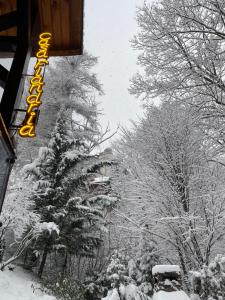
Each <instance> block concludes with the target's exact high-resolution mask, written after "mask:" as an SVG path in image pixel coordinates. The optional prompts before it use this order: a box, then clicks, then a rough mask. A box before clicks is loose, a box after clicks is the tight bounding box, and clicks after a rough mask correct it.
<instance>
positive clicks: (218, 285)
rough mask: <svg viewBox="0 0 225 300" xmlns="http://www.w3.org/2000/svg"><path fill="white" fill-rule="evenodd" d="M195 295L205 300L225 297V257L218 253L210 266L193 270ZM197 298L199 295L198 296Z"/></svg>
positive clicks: (219, 299) (216, 299) (192, 280)
mask: <svg viewBox="0 0 225 300" xmlns="http://www.w3.org/2000/svg"><path fill="white" fill-rule="evenodd" d="M191 283H192V291H193V293H194V295H193V299H194V296H195V297H196V296H199V297H200V299H204V300H221V299H224V297H225V257H224V256H222V255H217V256H216V257H215V259H214V260H212V261H211V262H210V264H209V265H208V266H206V265H204V266H203V267H202V268H201V269H200V270H198V271H192V272H191ZM196 298H197V297H196Z"/></svg>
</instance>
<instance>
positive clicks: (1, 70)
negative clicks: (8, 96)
mask: <svg viewBox="0 0 225 300" xmlns="http://www.w3.org/2000/svg"><path fill="white" fill-rule="evenodd" d="M8 75H9V71H8V70H7V69H6V68H5V67H3V65H0V86H1V87H2V88H3V89H4V88H5V85H6V81H7V78H8Z"/></svg>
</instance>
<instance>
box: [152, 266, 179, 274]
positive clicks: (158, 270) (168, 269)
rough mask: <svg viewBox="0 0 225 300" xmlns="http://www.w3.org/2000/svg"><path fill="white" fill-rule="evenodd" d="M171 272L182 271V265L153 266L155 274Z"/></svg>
mask: <svg viewBox="0 0 225 300" xmlns="http://www.w3.org/2000/svg"><path fill="white" fill-rule="evenodd" d="M170 272H176V273H180V267H179V266H177V265H156V266H154V267H153V268H152V274H153V275H156V274H163V273H170Z"/></svg>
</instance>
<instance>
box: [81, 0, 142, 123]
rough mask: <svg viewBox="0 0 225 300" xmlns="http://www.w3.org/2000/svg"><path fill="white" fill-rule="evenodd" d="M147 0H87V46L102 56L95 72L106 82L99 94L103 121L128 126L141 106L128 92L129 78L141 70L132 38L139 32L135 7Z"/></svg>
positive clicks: (85, 36)
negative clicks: (132, 45) (102, 93)
mask: <svg viewBox="0 0 225 300" xmlns="http://www.w3.org/2000/svg"><path fill="white" fill-rule="evenodd" d="M143 2H144V0H86V1H85V32H84V47H85V49H86V50H87V51H88V52H90V53H91V54H92V55H94V56H97V57H99V63H98V65H97V67H96V69H95V70H96V73H97V74H98V78H99V80H100V81H101V82H102V84H103V88H104V92H105V95H104V96H102V97H100V98H99V101H100V102H101V103H102V104H101V107H102V109H103V110H104V116H102V118H101V121H102V124H103V125H104V126H106V125H107V122H109V123H110V127H111V129H115V128H116V127H117V124H118V123H120V125H121V126H129V120H130V119H133V120H135V119H137V115H141V112H142V109H141V107H140V101H139V100H137V99H136V98H134V97H133V96H131V95H129V93H128V90H127V89H128V87H129V79H130V78H131V77H132V76H133V74H134V73H135V72H136V71H137V70H138V66H137V65H136V61H137V55H138V53H137V52H136V51H134V50H133V49H132V48H131V45H130V40H131V39H132V38H133V35H134V34H135V32H137V24H136V20H135V14H136V7H137V6H141V5H142V4H143Z"/></svg>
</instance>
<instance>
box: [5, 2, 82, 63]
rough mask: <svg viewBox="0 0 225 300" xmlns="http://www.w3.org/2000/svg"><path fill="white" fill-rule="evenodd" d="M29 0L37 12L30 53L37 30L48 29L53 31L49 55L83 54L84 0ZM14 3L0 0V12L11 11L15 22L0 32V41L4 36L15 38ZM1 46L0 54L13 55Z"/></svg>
mask: <svg viewBox="0 0 225 300" xmlns="http://www.w3.org/2000/svg"><path fill="white" fill-rule="evenodd" d="M31 2H32V7H33V10H34V11H36V13H37V15H36V18H37V19H36V22H37V24H36V28H35V32H36V34H35V36H33V37H32V39H33V53H34V52H35V50H36V49H35V48H36V47H35V46H36V43H35V42H36V41H37V36H38V34H39V33H41V32H46V31H47V32H50V33H52V40H51V48H50V50H49V55H50V56H70V55H79V54H82V51H83V11H84V0H32V1H31ZM16 7H17V1H16V0H0V15H5V16H7V15H8V16H10V14H11V16H12V19H14V25H15V26H14V27H12V28H9V29H7V30H4V31H1V32H0V42H1V39H2V41H4V40H5V41H7V37H15V40H16V36H17V27H16V24H15V21H16V18H17V16H16ZM32 17H33V16H31V18H32ZM11 24H13V20H11ZM5 48H6V47H5ZM1 50H4V49H0V57H12V56H13V54H12V53H11V52H7V51H3V52H2V51H1ZM5 50H7V49H5ZM33 53H32V54H33Z"/></svg>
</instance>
